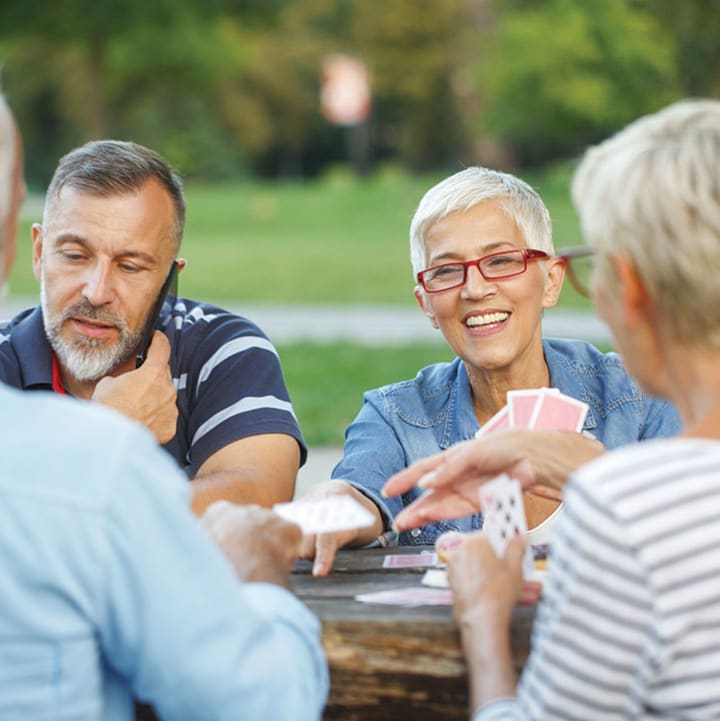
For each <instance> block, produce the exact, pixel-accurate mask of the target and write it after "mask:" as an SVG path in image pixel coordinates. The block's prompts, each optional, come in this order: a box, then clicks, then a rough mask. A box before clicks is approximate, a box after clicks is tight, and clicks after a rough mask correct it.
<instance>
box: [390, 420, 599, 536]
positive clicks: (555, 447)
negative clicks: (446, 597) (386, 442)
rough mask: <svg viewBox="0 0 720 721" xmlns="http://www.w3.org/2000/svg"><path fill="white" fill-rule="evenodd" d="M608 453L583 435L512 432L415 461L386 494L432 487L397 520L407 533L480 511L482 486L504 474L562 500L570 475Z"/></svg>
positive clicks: (524, 486) (525, 487)
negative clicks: (479, 490)
mask: <svg viewBox="0 0 720 721" xmlns="http://www.w3.org/2000/svg"><path fill="white" fill-rule="evenodd" d="M603 451H604V447H603V445H602V444H601V443H599V442H598V441H596V440H594V439H592V438H589V437H587V436H585V435H583V434H581V433H574V432H571V431H533V430H525V429H513V430H507V431H502V432H499V433H495V434H493V435H492V436H486V437H484V438H478V439H475V440H470V441H465V442H464V443H458V444H457V445H456V446H453V447H452V448H449V449H448V450H447V451H444V452H443V453H439V454H437V455H435V456H431V457H429V458H425V459H423V460H421V461H418V462H417V463H414V464H413V465H412V466H410V467H409V468H406V469H405V470H404V471H401V472H400V473H398V474H396V475H395V476H393V477H392V478H390V479H389V480H388V482H387V483H386V484H385V487H384V488H383V493H384V494H385V495H387V496H399V495H401V494H402V493H405V492H407V491H408V490H410V489H411V488H412V487H413V486H415V485H418V486H420V487H421V488H424V489H426V493H425V494H423V495H422V496H421V497H420V498H418V499H417V500H416V501H414V502H413V503H411V504H410V505H409V506H408V507H407V508H405V509H403V510H402V511H401V512H400V513H399V514H398V516H397V517H396V518H395V525H396V527H397V529H398V530H399V531H405V530H408V529H410V528H416V527H418V526H423V525H426V524H427V523H430V522H431V521H440V520H446V519H453V518H461V517H462V516H466V515H469V514H471V513H477V512H479V511H480V510H481V508H480V501H479V498H478V493H477V490H478V488H479V486H480V485H482V484H483V483H485V482H487V481H489V480H492V479H493V478H495V476H497V475H498V474H500V473H507V474H508V475H509V476H510V477H511V478H514V479H515V480H517V481H519V482H520V484H521V485H522V487H523V488H524V489H526V490H527V491H528V492H530V493H535V494H537V495H542V496H544V497H551V498H554V499H556V500H560V498H561V493H560V491H561V490H562V487H563V486H564V484H565V482H566V480H567V478H568V476H569V475H570V473H572V472H573V471H574V470H575V469H576V468H578V467H579V466H581V465H582V464H583V463H586V462H587V461H589V460H592V459H593V458H595V457H597V456H599V455H600V454H602V453H603Z"/></svg>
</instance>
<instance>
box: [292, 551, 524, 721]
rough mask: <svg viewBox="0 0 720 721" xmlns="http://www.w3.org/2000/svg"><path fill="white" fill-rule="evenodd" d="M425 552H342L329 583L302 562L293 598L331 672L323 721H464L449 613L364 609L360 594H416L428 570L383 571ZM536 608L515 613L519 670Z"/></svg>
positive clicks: (459, 660) (463, 684)
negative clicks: (318, 629)
mask: <svg viewBox="0 0 720 721" xmlns="http://www.w3.org/2000/svg"><path fill="white" fill-rule="evenodd" d="M421 550H423V549H422V548H418V547H417V546H415V547H406V548H395V549H372V550H359V551H341V552H340V553H339V554H338V557H337V559H336V561H335V564H334V566H333V572H332V573H331V574H330V575H329V576H327V577H326V578H313V577H312V575H311V574H310V564H309V563H308V562H306V561H300V562H299V563H298V564H297V565H296V568H295V571H294V573H293V587H294V591H295V593H296V594H297V595H298V596H299V597H300V598H301V599H302V600H303V601H304V602H305V603H306V604H307V605H308V606H309V607H310V608H311V609H312V610H313V611H314V612H315V613H316V614H317V616H318V617H319V618H320V620H321V621H322V625H323V645H324V647H325V652H326V654H327V657H328V663H329V666H330V685H331V688H330V697H329V699H328V705H327V707H326V709H325V715H324V720H325V721H335V720H337V721H390V720H392V719H399V720H402V719H412V720H413V721H456V720H458V721H459V720H461V719H462V721H467V719H468V718H469V708H468V694H467V671H466V667H465V662H464V659H463V655H462V650H461V648H460V637H459V634H458V631H457V628H456V626H455V623H454V621H453V618H452V609H451V608H450V607H448V606H418V607H411V608H406V607H401V606H388V605H377V604H365V603H360V602H359V601H356V600H355V598H354V597H355V595H357V594H359V593H369V592H372V591H380V590H389V589H394V588H404V587H408V586H419V585H420V581H421V579H422V576H423V573H424V572H425V569H421V568H399V569H384V568H383V567H382V563H383V559H384V558H385V556H386V555H388V554H391V553H419V552H420V551H421ZM534 613H535V609H534V607H518V608H516V609H515V613H514V618H513V628H512V646H513V657H514V659H515V665H516V667H517V668H518V670H520V669H521V668H522V666H523V665H524V663H525V661H526V659H527V655H528V647H529V638H530V630H531V627H532V621H533V617H534Z"/></svg>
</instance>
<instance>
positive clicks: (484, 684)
mask: <svg viewBox="0 0 720 721" xmlns="http://www.w3.org/2000/svg"><path fill="white" fill-rule="evenodd" d="M491 618H492V616H491V614H489V613H483V612H482V610H481V609H480V608H477V609H475V612H474V613H473V616H472V618H470V619H468V620H467V621H464V622H461V623H460V633H461V638H462V645H463V650H464V652H465V659H466V662H467V665H468V677H469V688H470V703H471V709H472V710H473V711H476V710H477V709H479V708H480V707H482V706H485V705H486V704H488V703H490V702H491V701H494V700H496V699H500V698H508V697H514V696H515V690H516V686H517V676H516V674H515V671H514V668H513V663H512V650H511V647H510V633H509V629H508V628H507V627H504V626H503V625H502V624H499V623H497V622H493V621H492V620H491Z"/></svg>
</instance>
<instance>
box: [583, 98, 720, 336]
mask: <svg viewBox="0 0 720 721" xmlns="http://www.w3.org/2000/svg"><path fill="white" fill-rule="evenodd" d="M719 168H720V102H719V101H716V100H685V101H681V102H677V103H674V104H672V105H670V106H668V107H666V108H665V109H663V110H661V111H659V112H657V113H655V114H653V115H648V116H646V117H644V118H641V119H639V120H637V121H635V122H634V123H632V124H631V125H629V126H627V127H626V128H625V129H624V130H622V131H620V132H619V133H617V134H616V135H615V136H613V137H612V138H610V139H609V140H606V141H605V142H603V143H601V144H600V145H598V146H596V147H594V148H591V149H590V150H588V151H587V153H586V154H585V156H584V158H583V160H582V162H581V163H580V166H579V167H578V169H577V171H576V174H575V177H574V179H573V184H572V196H573V201H574V203H575V206H576V207H577V209H578V212H579V214H580V220H581V223H582V228H583V232H584V234H585V237H586V238H587V240H588V242H589V243H590V244H592V246H593V247H594V248H595V249H596V251H597V255H598V270H597V278H598V279H599V280H601V281H602V282H603V283H605V284H607V285H608V286H610V287H611V288H614V287H615V286H614V284H615V277H614V274H613V272H612V270H611V264H610V263H609V255H610V254H611V253H614V252H622V253H623V254H625V255H626V256H627V257H628V258H630V260H631V261H632V263H633V264H634V266H635V268H636V270H637V272H638V274H639V276H640V277H641V278H642V280H643V282H644V284H645V286H646V288H647V291H648V293H649V295H650V296H651V298H652V299H653V301H654V303H655V305H656V307H657V309H658V311H659V317H661V318H662V319H663V322H664V324H665V327H666V329H667V330H668V332H670V333H671V334H672V335H673V336H674V337H675V338H677V339H678V340H680V341H681V342H685V343H692V344H703V345H709V346H710V347H715V348H720V314H719V313H718V309H719V308H720V282H718V277H717V276H718V272H719V271H720V171H719V170H718V169H719Z"/></svg>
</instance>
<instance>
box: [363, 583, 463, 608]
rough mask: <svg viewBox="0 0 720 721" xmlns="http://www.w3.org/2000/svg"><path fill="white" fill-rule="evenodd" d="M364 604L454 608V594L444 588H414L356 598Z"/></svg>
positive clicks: (376, 592) (374, 593)
mask: <svg viewBox="0 0 720 721" xmlns="http://www.w3.org/2000/svg"><path fill="white" fill-rule="evenodd" d="M355 599H356V600H357V601H362V602H363V603H382V604H387V605H389V606H452V592H451V591H450V590H449V589H444V588H424V587H423V586H412V587H410V588H397V589H391V590H387V591H375V592H373V593H361V594H359V595H357V596H355Z"/></svg>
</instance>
